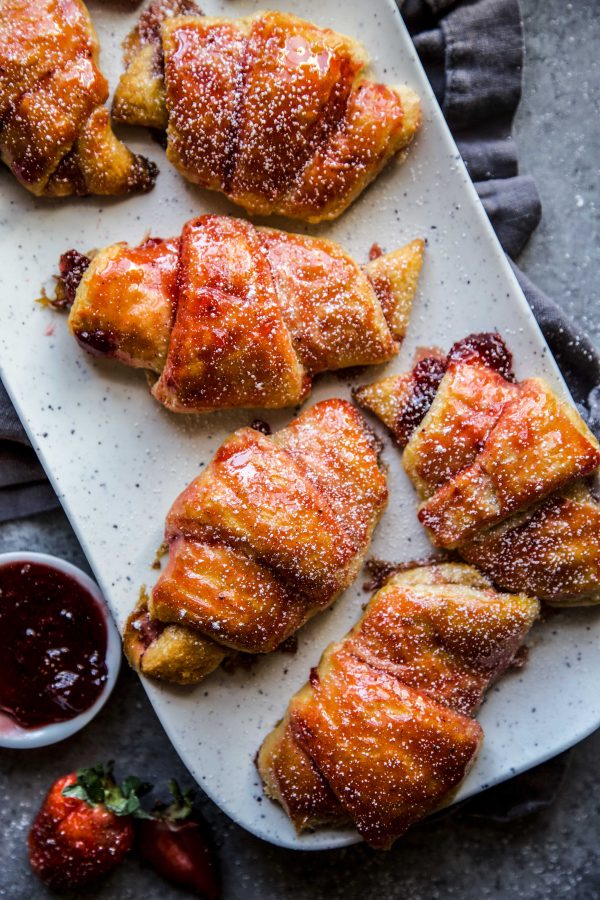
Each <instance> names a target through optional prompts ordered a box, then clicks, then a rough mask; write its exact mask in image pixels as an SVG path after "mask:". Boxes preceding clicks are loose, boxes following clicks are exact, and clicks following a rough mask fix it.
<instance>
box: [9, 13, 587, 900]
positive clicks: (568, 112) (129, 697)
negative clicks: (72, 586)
mask: <svg viewBox="0 0 600 900" xmlns="http://www.w3.org/2000/svg"><path fill="white" fill-rule="evenodd" d="M522 5H523V12H524V16H525V28H526V43H527V60H526V68H525V80H524V87H525V90H524V98H523V103H522V106H521V109H520V111H519V114H518V118H517V122H516V129H515V133H516V138H517V141H518V144H519V148H520V151H521V159H522V170H523V171H525V172H530V173H532V174H533V175H534V176H535V178H536V179H537V181H538V184H539V189H540V193H541V195H542V200H543V203H544V219H543V222H542V225H541V227H540V228H539V229H538V232H537V233H536V235H535V236H534V237H533V239H532V241H531V243H530V245H529V247H528V248H527V250H526V252H525V253H524V255H523V257H522V260H521V262H522V265H523V267H524V268H525V269H526V271H527V272H528V273H529V274H530V275H531V277H532V278H534V280H536V281H537V282H538V283H539V284H540V285H541V286H542V287H543V288H545V289H546V290H547V291H548V293H550V294H551V295H552V296H553V297H555V299H556V300H558V301H559V302H560V303H562V304H563V305H564V306H565V308H566V309H567V310H568V311H569V313H570V314H571V315H573V316H574V317H575V318H576V319H577V320H578V321H579V322H580V323H581V324H582V325H583V326H584V327H586V328H587V329H588V330H589V331H590V332H592V333H593V334H594V335H595V336H596V339H597V340H600V324H599V322H598V316H597V310H598V289H597V272H598V270H599V263H600V260H599V249H598V187H597V174H598V150H599V147H600V140H599V139H600V117H599V116H598V96H600V63H599V62H598V47H599V46H600V16H599V13H600V8H599V7H598V6H597V4H596V2H595V0H579V2H574V3H566V4H565V3H564V2H562V0H522ZM23 548H28V549H39V550H46V551H48V552H52V553H56V554H59V555H62V556H64V557H66V558H67V559H71V560H73V562H75V563H78V564H80V565H81V564H83V565H85V561H84V559H83V555H82V553H81V550H80V549H79V546H78V544H77V541H76V539H75V537H74V535H73V533H72V532H71V530H70V528H69V525H68V523H67V521H66V519H65V517H64V515H63V514H62V513H61V512H55V513H49V514H44V515H40V516H37V517H34V518H33V519H31V520H29V521H26V522H16V523H10V524H7V525H4V526H2V527H0V550H1V551H7V550H13V549H14V550H18V549H23ZM108 758H113V759H116V760H117V761H118V771H119V772H121V773H123V774H124V773H125V772H126V771H129V770H131V771H135V772H138V773H140V774H142V775H143V776H144V777H147V778H149V779H150V780H152V781H155V782H157V783H160V782H162V783H164V782H165V781H166V779H167V778H168V777H170V776H173V775H174V776H176V777H178V778H179V780H180V782H181V783H183V784H188V783H189V778H188V777H187V775H186V773H185V771H184V769H183V767H182V765H181V764H180V762H179V760H178V758H177V756H176V754H175V752H174V751H173V749H172V748H171V746H170V744H169V742H168V740H167V738H166V737H165V735H164V733H163V732H162V729H161V727H160V725H159V724H158V722H157V721H156V719H155V717H154V715H153V713H152V711H151V709H150V707H149V705H148V702H147V700H146V698H145V695H144V693H143V690H142V688H141V686H140V684H139V682H138V680H137V678H136V677H135V676H133V675H132V674H131V673H130V672H129V671H127V670H124V671H123V673H122V675H121V678H120V681H119V684H118V686H117V689H116V691H115V693H114V695H113V697H112V699H111V701H110V703H109V704H108V707H107V708H106V709H105V710H104V711H103V712H102V713H101V715H99V716H98V718H97V719H96V720H95V721H94V722H93V723H92V724H91V725H90V726H89V727H88V728H87V729H86V730H85V731H84V732H83V733H82V734H80V735H79V736H77V737H75V738H73V739H71V740H69V741H67V742H65V743H64V744H59V745H58V746H56V747H53V748H50V749H48V750H39V751H32V752H29V753H16V752H8V751H0V810H1V813H0V832H1V837H0V897H2V898H11V900H28V898H42V897H45V896H46V893H45V892H44V890H43V889H42V888H41V887H40V886H39V884H38V883H37V882H36V880H35V879H34V878H33V876H32V875H31V874H30V872H29V868H28V865H27V860H26V854H25V839H26V834H27V829H28V826H29V823H30V821H31V819H32V817H33V815H34V813H35V812H36V810H37V807H38V805H39V803H40V800H41V797H42V796H43V794H44V791H45V790H46V788H47V787H48V785H49V783H50V782H51V781H52V780H53V778H55V777H56V776H58V775H59V774H61V773H63V772H67V771H70V770H71V769H73V768H75V767H77V766H78V765H81V764H84V763H91V762H93V761H95V760H97V759H108ZM599 758H600V732H599V733H596V735H594V736H592V737H590V738H588V739H587V740H586V741H584V742H583V743H582V744H580V745H579V746H578V747H577V748H576V749H575V751H574V753H573V757H572V762H571V766H570V769H569V771H568V773H567V777H566V780H565V783H564V786H563V789H562V792H561V794H560V796H559V798H558V800H557V802H556V804H555V805H554V806H553V807H552V809H550V810H547V811H545V812H542V813H539V814H537V815H534V816H532V817H531V818H529V819H527V820H524V821H520V822H519V823H518V824H513V825H511V826H494V825H490V824H482V823H481V822H478V821H475V820H472V819H469V818H467V817H466V816H465V815H461V814H458V815H455V816H452V817H449V818H446V819H442V820H440V821H437V822H430V823H426V824H424V825H422V826H421V827H420V828H418V829H415V830H414V831H413V832H412V833H411V834H410V835H408V836H407V837H406V838H405V839H404V840H403V841H401V842H399V843H398V845H397V846H396V848H395V849H394V850H393V851H392V852H391V853H389V854H387V855H384V854H375V853H372V852H370V851H369V850H367V849H366V848H365V847H361V846H358V847H354V848H350V849H348V850H344V851H337V852H327V853H321V854H295V853H292V852H288V851H282V850H278V849H276V848H273V847H270V846H268V845H266V844H263V843H261V842H260V841H258V840H256V839H255V838H253V837H252V836H250V835H248V834H246V833H245V832H243V831H242V830H241V829H239V828H237V827H236V826H235V825H233V824H232V823H231V822H230V821H229V820H228V819H227V818H226V817H225V816H223V815H222V814H221V813H220V812H219V810H217V809H216V808H215V807H214V806H213V805H212V804H211V803H210V802H209V801H206V800H204V801H202V800H201V801H200V805H201V807H202V809H203V811H204V813H205V816H206V818H207V819H208V821H209V822H210V824H211V825H212V826H213V829H214V833H215V837H216V840H217V843H218V846H219V852H220V857H221V862H222V868H223V874H224V882H225V897H226V898H227V900H241V898H244V900H254V898H257V900H258V898H260V900H283V898H285V900H288V898H289V900H321V898H323V900H325V898H327V900H338V898H339V900H341V898H344V900H353V898H357V900H358V898H360V900H371V898H378V900H436V898H441V900H446V898H460V900H471V898H472V900H482V898H494V900H496V898H497V900H500V898H502V900H504V898H517V897H518V898H523V900H546V898H571V900H597V898H600V856H599V851H598V843H599V825H600V792H599V791H598V787H597V783H598V772H599V763H598V759H599ZM86 896H91V897H95V898H102V900H128V898H138V897H142V896H143V897H144V898H146V900H154V898H156V900H158V898H161V900H171V898H173V900H175V898H180V897H183V896H185V894H184V893H183V892H181V891H177V890H174V889H171V888H169V887H168V886H167V885H165V884H164V883H163V882H161V881H160V880H159V879H158V878H156V877H154V876H153V875H152V874H151V873H150V872H149V871H148V870H147V869H144V868H143V867H142V866H140V865H138V864H137V863H136V862H135V861H130V862H128V863H127V864H126V865H124V866H123V867H122V868H121V869H120V870H119V871H118V872H117V873H115V874H114V876H112V877H111V878H110V879H109V880H107V881H106V882H105V883H104V884H103V885H102V886H101V887H100V888H98V889H97V890H95V891H92V892H91V893H88V894H87V895H86Z"/></svg>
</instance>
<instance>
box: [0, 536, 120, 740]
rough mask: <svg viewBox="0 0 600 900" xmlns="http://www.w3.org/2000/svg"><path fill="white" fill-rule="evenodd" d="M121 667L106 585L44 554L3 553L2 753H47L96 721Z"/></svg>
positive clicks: (0, 600) (0, 636)
mask: <svg viewBox="0 0 600 900" xmlns="http://www.w3.org/2000/svg"><path fill="white" fill-rule="evenodd" d="M120 661H121V643H120V638H119V634H118V631H117V629H116V627H115V625H114V623H113V621H112V619H111V617H110V614H109V612H108V609H107V607H106V604H105V602H104V599H103V597H102V594H101V593H100V590H99V588H98V586H97V585H96V584H95V583H94V582H93V581H92V579H91V578H89V577H88V576H87V575H86V574H85V573H84V572H82V571H81V570H80V569H78V568H77V567H76V566H73V565H71V564H70V563H68V562H65V561H64V560H61V559H58V558H57V557H54V556H48V555H46V554H43V553H5V554H0V747H13V748H33V747H43V746H46V745H48V744H54V743H56V742H57V741H61V740H64V739H65V738H67V737H69V736H70V735H72V734H74V733H75V732H76V731H79V730H80V729H81V728H83V727H84V726H85V725H87V724H88V722H90V721H91V719H93V717H94V716H95V715H96V713H97V712H99V710H100V709H101V708H102V706H103V705H104V703H105V702H106V700H107V699H108V697H109V695H110V693H111V691H112V689H113V687H114V684H115V681H116V678H117V675H118V672H119V665H120Z"/></svg>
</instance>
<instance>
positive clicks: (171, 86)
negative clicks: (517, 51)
mask: <svg viewBox="0 0 600 900" xmlns="http://www.w3.org/2000/svg"><path fill="white" fill-rule="evenodd" d="M190 11H191V12H194V6H193V4H191V3H190V2H188V0H158V2H154V3H153V4H152V5H151V6H150V7H149V8H148V9H147V10H146V11H145V12H144V13H143V14H142V16H141V18H140V22H139V24H138V27H137V28H136V30H135V31H134V32H133V34H132V35H131V36H130V37H129V39H128V41H127V43H126V51H125V62H126V65H127V70H126V72H125V74H124V75H123V76H122V78H121V81H120V83H119V86H118V88H117V91H116V94H115V100H114V104H113V116H114V117H115V119H116V120H117V121H120V122H125V123H127V124H130V125H144V126H149V127H151V128H155V129H161V130H164V129H166V132H167V157H168V159H169V160H170V161H171V162H172V163H173V165H174V166H176V168H177V169H178V170H179V172H181V174H182V175H183V176H184V177H185V178H188V179H189V180H190V181H194V182H196V183H197V184H200V185H201V186H202V187H204V188H208V189H210V190H215V191H221V192H222V193H224V194H226V195H227V196H228V197H229V198H230V199H231V200H233V202H234V203H238V204H240V205H241V206H243V207H244V208H245V209H246V210H247V211H248V212H250V213H254V214H260V215H268V214H271V213H279V214H281V215H286V216H291V217H293V218H298V219H304V220H305V221H308V222H321V221H323V220H325V219H333V218H336V216H339V215H340V214H341V213H342V212H343V211H344V210H345V209H346V208H347V207H348V206H349V205H350V204H351V203H352V202H353V201H354V200H355V199H356V197H357V196H358V195H359V194H360V193H361V191H363V190H364V188H365V187H366V186H367V184H369V182H370V181H372V179H373V178H375V177H376V175H377V174H378V173H379V172H380V171H381V169H382V168H383V167H384V166H385V164H386V163H387V162H388V161H389V160H390V159H391V158H392V157H393V156H394V155H395V154H398V153H399V152H400V151H405V150H406V148H407V147H408V145H409V144H410V142H411V141H412V139H413V137H414V136H415V134H416V132H417V130H418V128H419V126H420V122H421V110H420V104H419V100H418V97H417V96H416V94H415V93H414V92H413V91H412V90H410V89H409V88H406V87H393V88H392V87H387V86H386V85H383V84H376V83H375V82H372V81H369V80H367V79H366V78H365V77H364V75H363V73H364V71H365V68H366V66H367V64H368V57H367V55H366V53H365V51H364V49H363V48H362V46H361V45H360V44H358V43H357V42H356V41H354V40H352V39H351V38H348V37H345V36H344V35H341V34H336V32H334V31H330V30H329V29H326V28H318V27H317V26H316V25H313V24H311V23H310V22H306V21H304V20H302V19H298V18H297V17H296V16H292V15H288V14H287V13H281V12H262V13H257V14H256V15H253V16H248V17H246V18H242V19H227V18H204V17H202V16H201V15H200V14H199V11H197V10H196V14H195V15H182V14H181V13H186V12H190Z"/></svg>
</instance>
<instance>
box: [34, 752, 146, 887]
mask: <svg viewBox="0 0 600 900" xmlns="http://www.w3.org/2000/svg"><path fill="white" fill-rule="evenodd" d="M148 790H150V785H146V784H142V782H140V781H139V779H137V778H127V779H126V780H125V781H124V782H123V784H122V785H121V786H120V787H118V786H117V785H116V783H115V781H114V779H113V776H112V766H111V765H110V764H109V766H108V767H107V769H106V770H105V769H104V766H102V765H97V766H94V767H93V768H90V769H80V770H79V771H78V772H73V773H71V774H70V775H65V776H64V777H63V778H59V779H58V781H56V782H55V783H54V784H53V785H52V787H51V788H50V791H49V793H48V796H47V797H46V799H45V800H44V803H43V804H42V808H41V809H40V811H39V813H38V814H37V816H36V818H35V820H34V822H33V825H32V826H31V830H30V832H29V841H28V844H29V860H30V863H31V867H32V869H33V871H34V872H35V874H36V875H37V876H38V878H40V879H41V880H42V881H43V882H44V883H45V884H47V885H48V886H49V887H51V888H53V889H54V890H74V889H77V888H80V887H82V886H83V885H86V884H88V883H89V882H91V881H94V880H95V879H96V878H99V877H100V876H101V875H104V874H106V873H107V872H109V871H110V870H111V869H113V868H114V867H115V866H116V865H117V864H118V863H119V862H121V860H122V859H123V857H124V856H125V854H126V853H127V852H128V851H129V850H130V849H131V847H132V845H133V839H134V827H133V818H134V816H144V815H146V814H145V813H144V812H143V810H142V809H141V806H140V801H139V797H140V795H141V794H144V793H146V792H147V791H148Z"/></svg>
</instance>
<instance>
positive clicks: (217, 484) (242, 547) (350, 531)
mask: <svg viewBox="0 0 600 900" xmlns="http://www.w3.org/2000/svg"><path fill="white" fill-rule="evenodd" d="M378 449H379V448H378V446H377V445H376V443H375V441H374V437H373V434H372V433H371V432H370V430H369V429H368V427H367V426H366V423H365V421H364V419H363V418H362V416H361V414H360V413H359V412H358V410H357V409H356V408H355V407H354V406H352V404H350V403H348V402H347V401H344V400H324V401H322V402H321V403H317V404H316V405H315V406H313V407H311V408H310V409H308V410H307V411H306V412H304V413H302V415H300V416H298V418H297V419H294V420H293V421H292V422H291V423H290V425H288V426H287V427H286V428H284V429H283V430H282V431H279V432H277V433H276V434H274V435H273V436H268V435H265V434H262V433H261V432H259V431H257V430H254V429H252V428H242V429H240V430H239V431H236V432H235V433H234V434H233V435H232V436H231V437H230V438H228V440H226V441H225V443H224V444H223V445H222V446H221V447H220V448H219V450H218V451H217V453H216V454H215V456H214V458H213V460H212V462H211V463H210V465H209V466H207V467H206V469H204V470H203V472H202V474H201V475H199V476H198V478H196V479H195V481H193V482H192V483H191V484H190V485H189V487H187V488H186V490H184V491H183V493H182V494H181V495H180V496H179V497H178V498H177V500H176V501H175V503H174V504H173V506H172V507H171V510H170V512H169V514H168V516H167V522H166V531H165V535H166V539H167V541H168V544H169V561H168V564H167V566H166V568H165V570H164V572H163V573H162V575H161V576H160V578H159V580H158V582H157V584H156V585H155V587H154V589H153V591H152V594H151V596H150V598H149V599H148V600H147V601H146V600H145V599H142V601H141V603H140V604H139V605H138V607H137V608H136V610H135V611H134V613H133V614H132V616H131V618H130V620H129V622H128V624H127V627H126V630H125V652H126V653H127V656H128V658H129V660H130V662H131V663H132V664H133V665H134V666H135V667H136V668H137V669H138V670H139V671H141V672H142V673H143V674H145V675H152V676H154V677H158V678H165V679H168V680H172V681H178V682H180V683H183V684H186V683H187V684H190V683H194V682H197V681H199V680H201V678H203V677H204V676H205V675H206V674H208V673H209V672H210V671H212V670H213V669H215V668H216V667H217V666H218V665H219V664H220V663H221V662H222V661H223V660H224V659H225V657H226V656H228V655H231V654H232V653H233V652H240V653H252V654H254V653H269V652H270V651H272V650H274V649H276V648H277V647H278V646H279V645H280V644H281V643H282V642H283V641H285V640H286V639H287V638H288V637H289V636H290V635H292V634H293V633H294V632H295V631H296V630H297V629H298V628H299V627H300V626H301V625H303V624H304V623H305V622H306V621H307V619H309V618H310V617H311V616H313V615H314V614H315V613H317V612H319V611H320V610H322V609H324V608H325V607H327V606H329V605H330V604H331V603H332V602H333V601H334V599H335V598H336V597H337V596H338V595H339V594H340V593H341V591H343V590H344V589H345V588H346V587H348V585H349V584H351V583H352V581H353V580H354V579H355V577H356V575H357V573H358V570H359V569H360V566H361V563H362V559H363V557H364V555H365V553H366V551H367V548H368V545H369V542H370V540H371V535H372V533H373V530H374V528H375V526H376V524H377V522H378V520H379V517H380V516H381V514H382V512H383V509H384V507H385V504H386V500H387V488H386V478H385V474H384V473H383V471H382V470H381V468H380V467H379V464H378ZM170 623H171V624H170Z"/></svg>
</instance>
